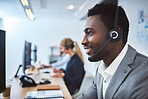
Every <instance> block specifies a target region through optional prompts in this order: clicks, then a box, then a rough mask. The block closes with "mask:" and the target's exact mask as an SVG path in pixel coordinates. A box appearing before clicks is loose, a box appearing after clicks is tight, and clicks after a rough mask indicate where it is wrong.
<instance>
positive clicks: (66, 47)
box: [65, 39, 68, 50]
mask: <svg viewBox="0 0 148 99" xmlns="http://www.w3.org/2000/svg"><path fill="white" fill-rule="evenodd" d="M65 49H66V50H67V49H68V46H67V39H65Z"/></svg>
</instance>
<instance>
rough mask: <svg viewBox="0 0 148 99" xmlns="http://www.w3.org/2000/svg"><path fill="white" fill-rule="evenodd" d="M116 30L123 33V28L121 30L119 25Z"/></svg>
mask: <svg viewBox="0 0 148 99" xmlns="http://www.w3.org/2000/svg"><path fill="white" fill-rule="evenodd" d="M117 29H118V30H119V31H120V32H121V33H123V28H122V27H121V26H120V25H118V27H117Z"/></svg>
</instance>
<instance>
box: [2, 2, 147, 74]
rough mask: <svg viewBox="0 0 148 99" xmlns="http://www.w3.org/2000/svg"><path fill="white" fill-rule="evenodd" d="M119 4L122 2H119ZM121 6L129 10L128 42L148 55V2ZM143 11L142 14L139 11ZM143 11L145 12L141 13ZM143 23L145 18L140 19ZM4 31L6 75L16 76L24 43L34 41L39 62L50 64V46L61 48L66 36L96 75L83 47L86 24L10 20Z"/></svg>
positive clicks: (6, 23)
mask: <svg viewBox="0 0 148 99" xmlns="http://www.w3.org/2000/svg"><path fill="white" fill-rule="evenodd" d="M119 1H120V0H119ZM119 4H120V5H122V6H123V8H124V9H125V10H126V13H127V15H128V18H129V21H130V31H129V37H128V43H129V44H130V45H132V46H133V47H134V48H136V49H137V51H139V52H141V53H143V54H145V55H147V56H148V50H147V49H148V47H147V46H146V45H147V44H148V36H147V35H148V32H147V31H148V30H147V29H148V28H147V15H148V8H147V5H146V4H148V1H147V0H122V1H121V2H119ZM139 11H140V12H139ZM141 11H142V12H141ZM143 12H144V21H142V22H141V21H140V22H141V23H138V20H140V19H138V16H139V14H138V13H143ZM141 20H142V18H141ZM3 22H4V25H3V27H4V29H5V30H6V55H7V59H6V65H7V76H11V75H14V73H15V72H16V70H17V68H18V66H19V65H20V64H21V63H22V53H23V47H24V41H25V40H27V41H29V42H32V44H33V46H34V44H36V45H37V47H38V52H37V55H38V61H41V63H43V64H48V59H49V58H48V56H49V54H50V49H49V46H53V45H57V46H58V45H59V43H60V41H61V40H62V39H63V38H65V37H71V38H72V39H73V40H75V41H77V42H78V44H79V45H80V48H81V50H82V52H83V55H84V58H85V63H86V64H85V69H86V70H87V71H88V72H90V73H92V74H93V75H95V69H96V67H97V66H98V64H99V62H97V63H90V62H89V61H88V60H87V55H86V54H85V51H84V49H83V48H82V46H81V44H80V43H81V40H82V36H83V35H84V33H83V29H84V28H83V27H84V23H85V21H79V20H67V21H65V20H58V19H57V20H40V19H37V20H35V21H33V22H31V21H29V20H27V19H23V20H22V19H15V18H7V19H4V20H3Z"/></svg>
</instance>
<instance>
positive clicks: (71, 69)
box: [64, 54, 85, 95]
mask: <svg viewBox="0 0 148 99" xmlns="http://www.w3.org/2000/svg"><path fill="white" fill-rule="evenodd" d="M84 75H85V71H84V64H83V62H82V61H81V59H80V58H79V56H78V55H77V54H75V55H74V56H72V57H71V60H70V61H69V63H68V64H67V67H66V70H65V76H64V81H65V84H66V86H67V88H68V90H69V92H70V94H71V95H73V94H74V93H75V92H76V91H78V90H79V88H80V86H81V83H82V80H83V78H84Z"/></svg>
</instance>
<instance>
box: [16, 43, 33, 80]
mask: <svg viewBox="0 0 148 99" xmlns="http://www.w3.org/2000/svg"><path fill="white" fill-rule="evenodd" d="M22 59H23V60H22V64H21V65H20V66H19V67H18V69H17V72H16V74H15V76H14V77H18V76H17V74H18V72H19V70H20V68H21V67H22V71H23V73H24V74H25V70H26V69H28V68H30V67H31V43H30V42H27V41H25V44H24V49H23V56H22Z"/></svg>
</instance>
